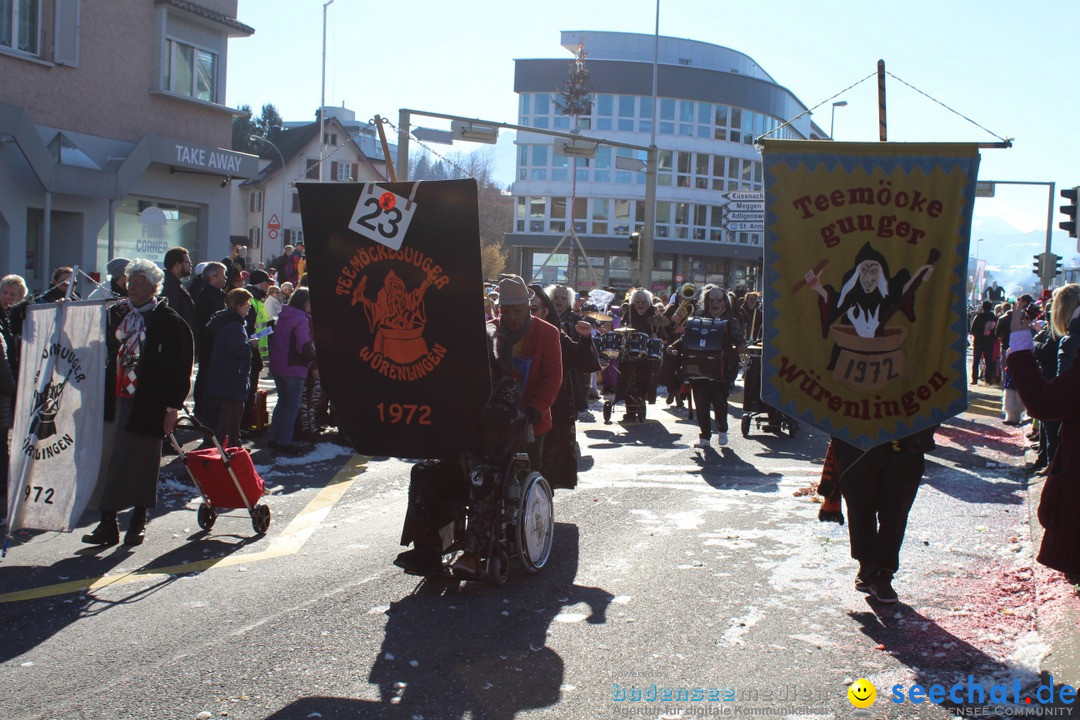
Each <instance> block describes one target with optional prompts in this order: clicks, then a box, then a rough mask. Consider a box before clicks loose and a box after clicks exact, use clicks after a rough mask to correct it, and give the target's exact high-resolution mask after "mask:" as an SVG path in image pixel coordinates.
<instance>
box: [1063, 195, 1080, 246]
mask: <svg viewBox="0 0 1080 720" xmlns="http://www.w3.org/2000/svg"><path fill="white" fill-rule="evenodd" d="M1078 191H1080V188H1065V189H1064V190H1062V191H1061V197H1063V198H1065V199H1066V200H1068V201H1069V204H1068V205H1062V206H1061V207H1059V208H1058V209H1059V210H1061V214H1062V215H1064V216H1065V217H1067V218H1069V219H1068V220H1065V221H1064V222H1059V223H1058V227H1059V228H1061V229H1062V230H1064V231H1065V232H1067V233H1069V237H1071V238H1074V237H1077V233H1076V196H1077V193H1078Z"/></svg>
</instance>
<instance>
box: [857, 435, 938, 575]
mask: <svg viewBox="0 0 1080 720" xmlns="http://www.w3.org/2000/svg"><path fill="white" fill-rule="evenodd" d="M837 459H838V460H839V462H840V472H841V476H840V492H841V494H842V495H843V496H844V501H845V503H846V504H847V512H848V537H849V538H850V539H851V557H853V558H855V559H856V560H858V561H859V565H860V566H861V567H862V569H863V570H864V571H866V572H867V574H869V575H870V576H873V575H874V574H875V573H876V572H877V571H878V570H885V571H888V572H892V573H894V572H896V570H897V569H898V568H899V567H900V546H901V545H902V544H903V542H904V531H905V530H906V529H907V517H908V512H910V510H911V506H912V504H914V502H915V495H916V494H917V493H918V491H919V483H920V482H921V481H922V476H923V471H924V469H925V465H924V462H923V455H922V453H919V452H914V451H911V450H908V449H901V450H899V451H894V450H893V444H892V443H885V444H884V445H879V446H877V447H875V448H872V449H870V450H869V451H867V452H866V453H865V454H864V453H861V452H860V451H859V450H858V449H857V448H853V447H851V446H840V447H838V458H837Z"/></svg>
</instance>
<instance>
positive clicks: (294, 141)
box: [242, 117, 386, 185]
mask: <svg viewBox="0 0 1080 720" xmlns="http://www.w3.org/2000/svg"><path fill="white" fill-rule="evenodd" d="M326 129H327V131H328V132H336V133H337V134H338V139H339V140H340V139H342V138H344V139H345V142H347V143H348V144H350V145H352V146H353V147H354V148H355V149H356V152H357V154H358V155H359V160H358V162H359V163H360V164H361V165H363V166H364V167H366V168H367V169H368V171H369V172H370V173H371V174H372V176H373V177H376V178H379V179H380V180H385V179H386V177H385V176H384V175H383V174H382V173H381V172H379V170H378V169H377V168H376V167H375V165H374V164H373V163H372V162H371V160H369V159H368V157H367V156H366V155H365V154H364V151H363V150H362V149H361V148H360V146H359V145H357V144H356V141H355V140H354V139H353V137H352V135H350V134H349V131H348V130H346V129H345V127H344V126H343V125H342V124H341V123H340V122H338V121H337V119H336V118H332V117H330V118H327V120H326ZM318 139H319V123H317V122H313V123H309V124H307V125H301V126H300V127H297V128H293V129H291V130H282V131H281V133H279V134H278V139H277V140H276V141H275V142H274V145H276V146H277V150H275V149H274V146H273V145H270V144H269V143H265V142H264V143H258V145H259V148H258V150H259V157H260V158H262V159H264V160H269V161H270V163H269V164H268V165H267V166H266V167H264V168H263V169H262V170H260V171H259V174H258V175H257V176H256V177H255V178H253V179H251V180H247V181H245V182H244V183H242V184H243V185H263V184H265V183H266V181H267V180H269V179H270V178H271V177H273V176H274V175H275V174H277V173H278V172H279V171H280V170H281V161H282V158H284V160H285V164H286V165H288V164H289V163H290V162H291V161H292V160H293V159H294V158H296V157H297V156H299V155H301V154H303V153H304V151H305V149H306V148H307V147H308V146H310V145H311V144H312V143H313V142H315V141H316V140H318ZM278 151H280V154H279V152H278ZM328 160H329V158H328ZM294 179H295V178H289V179H288V180H287V181H286V182H292V181H293V180H294Z"/></svg>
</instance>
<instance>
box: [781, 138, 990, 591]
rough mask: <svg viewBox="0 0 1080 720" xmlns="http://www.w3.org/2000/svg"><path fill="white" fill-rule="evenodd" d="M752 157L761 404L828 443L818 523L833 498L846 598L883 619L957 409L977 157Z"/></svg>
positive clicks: (844, 148)
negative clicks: (851, 587)
mask: <svg viewBox="0 0 1080 720" xmlns="http://www.w3.org/2000/svg"><path fill="white" fill-rule="evenodd" d="M762 155H763V157H764V161H765V197H766V216H765V223H766V226H765V255H764V259H765V263H764V272H765V279H766V292H765V295H766V297H767V298H769V300H770V302H769V306H768V310H767V312H766V317H767V318H768V320H769V322H768V323H767V324H766V325H765V328H764V330H765V332H764V342H763V350H762V360H763V362H762V365H763V367H762V399H763V400H764V401H765V402H766V403H767V404H769V405H772V406H774V407H776V408H779V409H780V410H782V411H783V412H785V413H787V414H789V415H793V416H795V417H797V418H798V419H800V420H803V421H805V422H808V423H810V424H811V425H814V426H815V427H817V428H819V429H821V430H823V431H824V432H826V433H828V434H829V435H830V436H832V442H831V444H830V446H829V451H828V454H827V458H826V463H825V469H824V472H823V474H822V482H821V484H820V486H819V492H820V493H821V494H822V495H824V496H825V497H826V500H827V503H826V506H825V509H827V510H830V512H827V513H823V514H822V515H821V518H822V519H824V520H840V521H841V522H842V517H843V516H842V515H840V514H839V513H838V512H836V511H837V510H838V509H839V500H840V497H841V496H843V498H844V500H845V501H846V503H847V511H848V519H849V525H848V529H849V534H850V539H851V555H852V557H853V558H855V559H856V560H858V562H859V571H858V574H857V575H856V577H855V587H856V589H857V590H859V591H860V592H866V593H869V594H870V595H871V596H872V597H873V598H874V599H875V600H877V601H879V602H883V603H895V602H896V601H897V595H896V592H895V590H894V589H893V587H892V579H893V575H894V573H895V572H896V571H897V569H898V568H899V565H900V546H901V544H902V542H903V539H904V531H905V528H906V525H907V515H908V511H909V510H910V508H911V506H912V503H913V502H914V500H915V496H916V493H917V492H918V487H919V484H920V482H921V481H922V475H923V469H924V463H923V454H924V453H925V452H927V451H928V450H930V449H932V448H933V446H934V443H933V427H934V426H936V425H937V424H939V423H941V422H942V421H943V420H945V419H946V418H949V417H951V416H953V415H955V414H957V413H958V412H961V411H962V410H963V409H964V408H965V407H966V406H967V370H966V340H967V318H966V312H965V294H966V280H967V278H966V268H967V255H968V240H969V236H970V231H971V212H972V208H973V205H974V200H975V182H976V177H977V171H978V166H979V156H978V153H977V151H976V147H975V146H974V145H930V144H895V143H894V144H887V143H874V144H854V143H851V144H848V143H844V144H841V143H822V142H786V141H765V146H764V150H763V153H762ZM811 293H816V294H817V298H816V299H817V303H816V307H817V310H818V313H817V317H816V318H815V317H814V316H813V315H814V313H813V311H812V310H811V311H809V312H808V310H807V308H808V307H813V305H808V304H807V299H808V297H812V295H811ZM916 300H917V301H918V302H916ZM916 310H918V312H916Z"/></svg>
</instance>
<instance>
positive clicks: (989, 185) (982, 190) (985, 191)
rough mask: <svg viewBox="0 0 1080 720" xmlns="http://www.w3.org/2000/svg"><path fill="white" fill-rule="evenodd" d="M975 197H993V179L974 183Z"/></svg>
mask: <svg viewBox="0 0 1080 720" xmlns="http://www.w3.org/2000/svg"><path fill="white" fill-rule="evenodd" d="M975 197H994V183H993V181H992V180H979V181H978V182H977V183H975Z"/></svg>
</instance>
